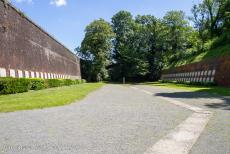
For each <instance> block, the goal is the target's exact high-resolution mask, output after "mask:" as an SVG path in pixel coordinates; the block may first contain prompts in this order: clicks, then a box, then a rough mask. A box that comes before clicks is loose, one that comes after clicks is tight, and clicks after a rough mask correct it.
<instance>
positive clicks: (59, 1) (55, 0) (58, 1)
mask: <svg viewBox="0 0 230 154" xmlns="http://www.w3.org/2000/svg"><path fill="white" fill-rule="evenodd" d="M50 4H51V5H56V6H57V7H60V6H64V5H66V4H67V2H66V0H51V1H50Z"/></svg>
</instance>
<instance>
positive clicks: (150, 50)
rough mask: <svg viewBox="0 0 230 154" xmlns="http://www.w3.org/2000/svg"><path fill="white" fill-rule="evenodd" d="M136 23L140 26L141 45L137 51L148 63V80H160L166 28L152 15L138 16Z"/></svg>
mask: <svg viewBox="0 0 230 154" xmlns="http://www.w3.org/2000/svg"><path fill="white" fill-rule="evenodd" d="M136 23H137V24H138V25H139V27H140V28H139V29H140V30H139V34H138V37H137V39H139V44H137V45H138V47H136V49H138V50H139V52H141V53H142V55H143V56H144V58H143V59H142V60H143V61H146V62H145V63H147V70H146V74H145V75H146V79H148V80H158V79H159V78H160V72H161V69H162V66H163V65H162V60H163V57H162V56H163V46H164V32H163V31H164V30H163V29H164V28H163V25H162V23H161V22H160V20H158V19H157V18H155V17H154V16H151V15H144V16H140V15H138V16H137V17H136Z"/></svg>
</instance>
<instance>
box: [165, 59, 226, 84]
mask: <svg viewBox="0 0 230 154" xmlns="http://www.w3.org/2000/svg"><path fill="white" fill-rule="evenodd" d="M161 79H163V80H172V81H191V82H215V83H217V84H218V85H220V86H225V87H230V56H222V57H219V58H214V59H207V60H204V61H201V62H197V63H192V64H188V65H184V66H181V67H176V68H172V69H169V70H164V71H163V73H162V77H161Z"/></svg>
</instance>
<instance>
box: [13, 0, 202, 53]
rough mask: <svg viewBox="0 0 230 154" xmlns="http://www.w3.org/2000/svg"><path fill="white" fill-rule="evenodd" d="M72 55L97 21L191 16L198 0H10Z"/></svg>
mask: <svg viewBox="0 0 230 154" xmlns="http://www.w3.org/2000/svg"><path fill="white" fill-rule="evenodd" d="M10 1H11V3H12V4H13V5H14V6H16V7H17V8H18V9H19V10H21V11H22V12H23V13H25V14H26V15H27V16H28V17H29V18H30V19H32V20H33V21H34V22H35V23H37V24H38V25H39V26H41V27H42V28H43V29H44V30H45V31H47V32H48V33H49V34H51V35H52V36H53V37H54V38H56V39H57V40H58V41H59V42H61V43H62V44H64V45H65V46H66V47H67V48H68V49H70V50H71V51H72V52H73V51H74V49H75V48H76V47H78V46H80V45H81V41H82V40H83V38H84V29H85V27H86V26H87V25H88V24H90V23H91V22H92V21H93V20H95V19H99V18H103V19H105V20H107V21H109V22H110V21H111V17H112V16H113V15H114V14H116V13H117V12H118V11H120V10H126V11H129V12H131V13H132V14H133V16H136V15H138V14H140V15H146V14H151V15H154V16H155V17H158V18H162V17H163V16H164V15H165V13H166V12H167V11H170V10H182V11H184V12H185V13H186V15H187V16H190V15H191V8H192V6H193V4H195V3H197V2H198V0H10Z"/></svg>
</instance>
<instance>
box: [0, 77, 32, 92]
mask: <svg viewBox="0 0 230 154" xmlns="http://www.w3.org/2000/svg"><path fill="white" fill-rule="evenodd" d="M29 88H30V81H29V80H27V79H16V78H0V94H15V93H22V92H27V91H28V90H29Z"/></svg>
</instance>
